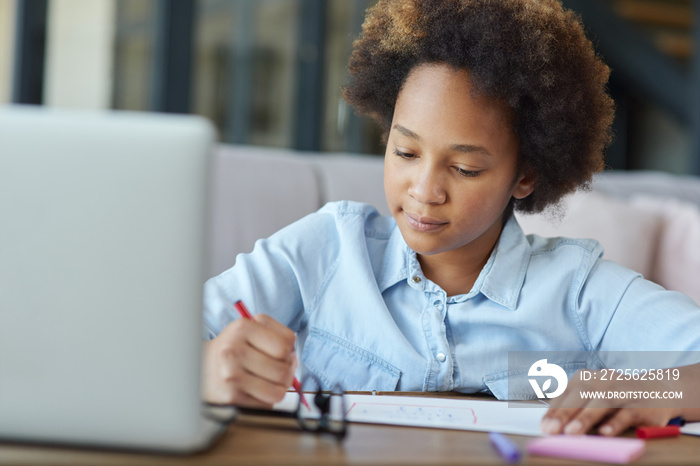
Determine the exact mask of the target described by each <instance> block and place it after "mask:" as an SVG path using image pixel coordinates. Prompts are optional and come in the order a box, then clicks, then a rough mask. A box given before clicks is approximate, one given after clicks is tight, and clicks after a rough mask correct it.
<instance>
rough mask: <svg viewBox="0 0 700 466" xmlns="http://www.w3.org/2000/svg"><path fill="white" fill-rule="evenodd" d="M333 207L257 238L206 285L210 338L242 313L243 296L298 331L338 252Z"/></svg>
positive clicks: (206, 323) (207, 335)
mask: <svg viewBox="0 0 700 466" xmlns="http://www.w3.org/2000/svg"><path fill="white" fill-rule="evenodd" d="M330 210H331V209H326V208H324V209H321V210H320V211H318V212H316V213H313V214H310V215H308V216H306V217H304V218H302V219H301V220H298V221H297V222H295V223H293V224H291V225H289V226H287V227H285V228H283V229H282V230H280V231H278V232H277V233H275V234H274V235H272V236H270V237H269V238H266V239H261V240H258V241H257V242H256V243H255V247H254V248H253V251H252V252H251V253H249V254H239V255H238V256H237V257H236V261H235V264H234V265H233V267H231V268H230V269H228V270H226V271H225V272H223V273H222V274H220V275H218V276H216V277H214V278H211V279H209V280H207V282H206V283H205V285H204V329H203V336H204V338H205V339H212V338H214V337H215V336H216V335H218V334H219V333H220V332H221V331H222V330H223V329H224V327H226V325H228V324H229V323H230V322H232V321H233V320H235V319H238V318H240V316H239V314H238V312H237V311H236V309H235V308H234V306H233V305H234V303H235V302H236V301H238V300H242V301H243V302H244V303H245V305H246V307H248V309H249V310H250V312H251V314H267V315H269V316H271V317H273V318H274V319H276V320H277V321H279V322H280V323H282V324H284V325H286V326H287V327H289V328H291V329H292V330H293V331H295V332H297V331H298V330H299V328H300V326H301V325H302V324H303V321H304V308H305V303H308V302H310V301H311V300H312V299H313V297H314V296H315V294H316V293H317V292H318V290H319V287H320V286H321V285H322V284H323V282H324V278H325V277H326V276H327V275H328V274H329V273H332V270H333V269H334V261H335V258H336V257H338V254H337V249H338V232H337V228H336V222H335V218H334V215H333V214H332V212H331V211H330Z"/></svg>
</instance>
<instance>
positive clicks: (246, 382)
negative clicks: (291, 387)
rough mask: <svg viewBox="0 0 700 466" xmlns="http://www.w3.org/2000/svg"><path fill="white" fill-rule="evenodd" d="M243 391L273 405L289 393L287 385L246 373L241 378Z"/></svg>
mask: <svg viewBox="0 0 700 466" xmlns="http://www.w3.org/2000/svg"><path fill="white" fill-rule="evenodd" d="M239 386H240V387H241V389H240V390H241V391H242V392H244V393H246V394H247V395H249V396H250V397H251V398H254V399H255V400H258V401H259V402H260V403H263V404H265V405H270V406H271V405H273V404H275V403H277V402H279V401H282V398H284V395H285V394H286V393H287V388H288V386H287V385H279V384H274V383H270V382H268V381H267V380H265V379H261V378H260V377H256V376H254V375H253V374H249V373H245V374H244V375H243V376H242V377H241V378H240V385H239Z"/></svg>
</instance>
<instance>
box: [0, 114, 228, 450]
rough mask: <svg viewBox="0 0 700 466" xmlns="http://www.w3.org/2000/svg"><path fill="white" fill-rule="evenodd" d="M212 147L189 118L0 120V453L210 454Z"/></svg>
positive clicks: (207, 134)
mask: <svg viewBox="0 0 700 466" xmlns="http://www.w3.org/2000/svg"><path fill="white" fill-rule="evenodd" d="M212 140H213V131H212V128H211V125H210V124H209V123H208V122H207V121H206V120H204V119H203V118H199V117H194V116H173V115H156V114H147V113H129V112H93V111H68V110H56V109H49V108H45V107H22V106H8V107H3V108H0V438H2V439H10V440H15V441H39V442H49V443H71V444H80V445H86V446H107V447H128V448H136V449H156V450H167V451H190V450H194V449H198V448H202V447H203V446H205V445H206V444H207V443H208V441H209V440H210V438H211V435H213V431H214V430H216V429H214V428H212V426H211V425H209V423H206V421H203V420H202V417H201V415H200V406H201V401H200V388H199V383H200V366H201V356H200V355H201V307H202V285H203V283H204V280H205V276H204V270H205V265H206V264H204V258H205V251H206V249H205V246H206V245H205V242H206V231H205V226H206V223H207V222H206V211H207V207H206V204H207V197H208V195H207V180H208V168H209V153H210V148H211V144H212ZM204 431H206V432H204Z"/></svg>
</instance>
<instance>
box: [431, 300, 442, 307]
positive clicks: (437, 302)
mask: <svg viewBox="0 0 700 466" xmlns="http://www.w3.org/2000/svg"><path fill="white" fill-rule="evenodd" d="M441 304H442V302H440V300H439V299H438V300H436V301H435V302H434V303H433V306H435V307H440V305H441Z"/></svg>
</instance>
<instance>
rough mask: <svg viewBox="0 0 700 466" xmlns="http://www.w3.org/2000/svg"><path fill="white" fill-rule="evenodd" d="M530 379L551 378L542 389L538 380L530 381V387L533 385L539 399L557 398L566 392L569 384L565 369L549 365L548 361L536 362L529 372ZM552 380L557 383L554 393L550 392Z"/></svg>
mask: <svg viewBox="0 0 700 466" xmlns="http://www.w3.org/2000/svg"><path fill="white" fill-rule="evenodd" d="M527 375H528V376H529V377H533V376H534V377H549V378H548V379H547V380H545V382H544V385H542V387H541V388H540V384H539V382H537V379H528V381H529V382H530V385H532V388H533V390H535V393H536V394H537V398H556V397H558V396H559V395H561V394H562V393H564V390H566V385H567V384H568V383H569V380H568V377H567V376H566V372H564V369H562V368H561V367H559V366H557V365H556V364H551V363H548V362H547V360H546V359H540V360H539V361H536V362H535V363H534V364H533V365H532V366H530V370H529V371H528V372H527ZM552 378H554V379H556V381H557V389H556V390H554V391H553V392H548V391H547V390H549V389H550V388H551V386H552Z"/></svg>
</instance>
